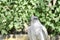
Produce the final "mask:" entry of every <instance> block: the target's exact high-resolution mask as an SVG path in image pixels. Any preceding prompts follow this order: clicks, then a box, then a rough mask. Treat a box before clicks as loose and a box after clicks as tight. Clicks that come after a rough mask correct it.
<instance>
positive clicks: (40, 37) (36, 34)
mask: <svg viewBox="0 0 60 40" xmlns="http://www.w3.org/2000/svg"><path fill="white" fill-rule="evenodd" d="M28 36H29V39H30V40H47V37H48V33H47V30H46V28H45V27H44V26H43V25H42V24H41V23H40V22H39V20H38V18H37V17H36V16H32V17H31V25H30V26H29V28H28Z"/></svg>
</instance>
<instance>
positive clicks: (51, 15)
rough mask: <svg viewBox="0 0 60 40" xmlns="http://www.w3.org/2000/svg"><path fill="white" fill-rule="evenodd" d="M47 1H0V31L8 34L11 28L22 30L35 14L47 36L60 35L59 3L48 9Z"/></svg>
mask: <svg viewBox="0 0 60 40" xmlns="http://www.w3.org/2000/svg"><path fill="white" fill-rule="evenodd" d="M48 2H49V1H47V2H46V1H44V0H0V31H1V33H2V34H8V33H10V30H12V29H13V28H14V29H16V31H17V30H19V29H24V24H25V23H27V24H29V21H30V17H31V15H33V14H35V15H36V16H38V18H39V20H40V21H41V23H42V24H43V25H45V26H46V28H47V30H48V33H49V34H59V33H60V29H59V28H60V22H59V21H60V19H59V18H60V1H59V0H58V1H57V3H56V5H55V6H52V7H48V6H47V5H48Z"/></svg>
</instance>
